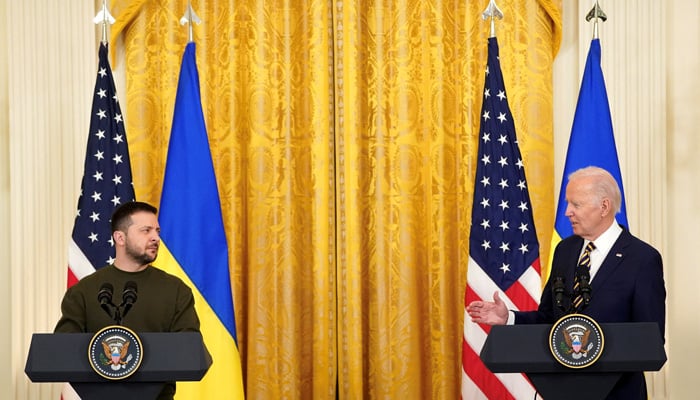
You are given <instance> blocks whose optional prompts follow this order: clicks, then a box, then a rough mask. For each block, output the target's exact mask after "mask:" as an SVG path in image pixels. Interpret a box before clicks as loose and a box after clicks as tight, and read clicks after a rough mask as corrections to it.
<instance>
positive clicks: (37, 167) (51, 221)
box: [0, 0, 97, 400]
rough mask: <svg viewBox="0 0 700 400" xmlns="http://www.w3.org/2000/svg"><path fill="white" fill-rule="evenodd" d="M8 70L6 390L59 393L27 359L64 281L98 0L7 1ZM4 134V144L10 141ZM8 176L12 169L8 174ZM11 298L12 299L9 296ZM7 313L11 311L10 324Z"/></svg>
mask: <svg viewBox="0 0 700 400" xmlns="http://www.w3.org/2000/svg"><path fill="white" fill-rule="evenodd" d="M2 3H3V7H4V8H3V12H4V14H3V17H4V18H3V19H2V21H1V23H0V29H3V39H4V40H3V42H2V43H3V45H2V46H0V49H2V50H1V51H2V52H3V53H4V54H3V55H2V59H1V61H0V62H1V63H2V65H3V66H2V69H0V70H2V71H6V72H7V79H6V80H5V82H4V83H5V84H6V90H4V91H3V92H4V93H6V94H7V98H8V99H9V109H7V108H6V109H4V110H2V111H0V112H3V113H4V114H3V118H1V119H0V121H2V124H3V125H6V126H7V127H8V128H9V132H10V134H9V139H8V138H7V137H6V135H3V138H5V141H3V142H0V154H1V155H2V156H1V157H0V160H2V164H3V165H2V166H1V167H0V171H2V174H7V171H9V176H8V177H7V184H9V189H10V190H9V193H6V192H5V188H7V187H8V186H7V185H6V184H5V183H6V182H5V181H6V180H5V179H2V180H0V182H2V183H3V186H2V189H3V191H2V192H0V207H1V208H2V209H1V210H0V215H2V216H4V217H6V219H7V220H9V223H3V225H2V226H3V229H2V231H3V232H2V233H0V235H3V236H0V237H2V239H3V240H0V246H3V247H5V250H7V251H2V252H1V255H0V257H2V260H3V262H2V265H1V266H0V268H3V269H4V270H3V271H2V272H3V276H4V277H5V279H2V280H0V282H2V285H6V287H5V290H0V296H2V297H3V298H4V297H7V298H9V301H8V302H5V301H2V300H3V299H0V320H1V321H3V323H0V327H2V328H0V335H2V336H0V343H2V346H0V348H2V349H3V350H2V351H7V352H9V354H7V356H6V357H3V362H2V363H0V376H1V377H2V380H3V381H4V380H8V381H9V384H8V385H3V386H2V390H0V392H1V393H2V394H1V395H0V397H2V398H12V399H32V400H34V399H52V400H55V399H57V398H58V394H59V389H60V385H59V384H31V383H30V382H29V380H28V379H27V377H26V375H25V374H24V363H25V360H26V356H27V350H28V348H29V341H30V339H31V334H32V333H33V332H50V331H52V330H53V326H54V324H55V323H56V321H57V319H58V316H59V306H60V304H59V302H58V301H57V299H60V298H61V296H62V294H63V292H64V291H65V282H66V268H65V266H66V264H67V261H66V260H67V254H66V252H67V248H68V247H67V243H68V242H67V241H68V238H69V237H70V232H71V228H72V222H73V216H74V214H73V213H72V212H66V211H67V210H74V209H75V207H76V202H77V198H76V193H78V191H79V188H80V178H81V174H82V163H83V160H84V155H85V143H86V137H87V134H88V126H89V117H88V115H87V114H86V110H89V109H90V104H91V101H92V90H93V86H94V84H95V78H96V73H97V70H96V65H97V43H96V41H95V31H96V30H95V28H94V26H93V25H92V23H91V22H90V21H92V18H93V17H94V16H95V7H94V3H93V2H92V1H90V2H86V1H49V0H23V1H4V2H2ZM2 143H5V144H6V147H3V146H2ZM0 176H4V175H0ZM6 304H9V307H6V306H5V305H6ZM4 321H10V324H9V326H8V324H7V323H5V322H4Z"/></svg>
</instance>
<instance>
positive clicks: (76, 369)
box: [24, 332, 212, 400]
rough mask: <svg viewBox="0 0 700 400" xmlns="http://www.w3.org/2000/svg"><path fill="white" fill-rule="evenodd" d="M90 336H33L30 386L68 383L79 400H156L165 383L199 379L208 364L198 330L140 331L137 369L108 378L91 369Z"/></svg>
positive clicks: (30, 358) (30, 350)
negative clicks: (120, 375)
mask: <svg viewBox="0 0 700 400" xmlns="http://www.w3.org/2000/svg"><path fill="white" fill-rule="evenodd" d="M93 336H94V334H92V333H35V334H34V335H32V342H31V346H30V348H29V354H28V356H27V364H26V366H25V369H24V372H25V373H26V374H27V376H28V377H29V379H31V380H32V382H70V383H71V384H72V385H73V388H74V389H75V390H76V391H77V392H78V394H80V395H81V397H83V400H87V399H90V398H99V399H101V400H106V399H112V398H115V399H116V398H120V397H121V398H124V397H123V396H130V397H127V398H130V399H131V398H137V399H142V398H143V399H154V398H155V397H156V396H157V394H158V393H159V392H160V389H161V388H162V386H163V383H164V382H172V381H199V380H201V379H202V378H203V377H204V375H205V374H206V372H207V371H208V370H209V367H210V366H211V364H212V359H211V355H210V354H209V352H208V351H207V348H206V346H204V342H203V341H202V335H201V333H199V332H176V333H139V334H138V336H139V338H140V339H141V344H142V348H143V360H142V362H141V366H140V367H139V369H138V370H137V371H136V372H134V374H133V375H131V376H129V377H128V378H125V379H122V380H109V379H105V378H103V377H101V376H100V375H98V374H97V373H96V372H95V371H94V370H93V369H92V367H91V366H90V362H89V360H88V347H89V343H90V340H91V339H92V337H93ZM153 393H154V394H153Z"/></svg>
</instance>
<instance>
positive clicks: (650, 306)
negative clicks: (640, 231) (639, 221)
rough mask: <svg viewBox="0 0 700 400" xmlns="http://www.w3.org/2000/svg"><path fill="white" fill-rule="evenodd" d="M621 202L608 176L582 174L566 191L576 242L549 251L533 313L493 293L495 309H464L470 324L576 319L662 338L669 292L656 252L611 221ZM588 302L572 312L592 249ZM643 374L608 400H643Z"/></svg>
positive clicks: (477, 304)
mask: <svg viewBox="0 0 700 400" xmlns="http://www.w3.org/2000/svg"><path fill="white" fill-rule="evenodd" d="M621 198H622V196H621V194H620V189H619V187H618V185H617V182H616V181H615V179H614V178H613V177H612V175H610V173H608V172H607V171H606V170H604V169H602V168H598V167H587V168H582V169H580V170H578V171H575V172H574V173H572V174H571V175H570V176H569V183H568V185H567V187H566V201H567V203H568V205H567V207H566V216H567V217H568V218H569V221H570V222H571V226H572V228H573V231H574V235H573V236H570V237H568V238H566V239H564V240H562V241H561V242H560V243H559V244H558V245H557V247H556V249H555V251H554V257H553V259H552V271H551V273H550V277H549V280H548V281H547V284H546V286H545V288H544V291H543V292H542V297H541V299H540V305H539V307H538V309H537V310H536V311H509V310H508V309H507V307H506V305H505V303H504V302H503V301H502V300H501V299H500V298H499V296H498V293H494V296H493V301H492V302H491V301H474V302H472V303H471V304H469V306H467V312H468V313H469V315H470V317H471V319H472V321H473V322H476V323H483V324H488V325H503V324H514V323H515V324H535V323H537V324H545V323H546V324H551V323H554V322H556V321H557V320H558V319H559V318H561V317H562V316H564V315H565V314H568V313H569V312H572V311H575V312H579V313H581V314H586V315H589V316H590V317H592V318H593V319H595V320H596V321H597V322H599V323H607V322H656V323H657V324H658V325H659V330H660V331H661V337H662V338H663V337H664V332H665V324H664V323H665V319H666V289H665V284H664V277H663V263H662V260H661V255H660V254H659V252H658V251H657V250H656V249H654V248H653V247H651V246H650V245H649V244H647V243H645V242H643V241H642V240H640V239H638V238H636V237H634V236H633V235H632V234H631V233H630V232H629V231H627V230H626V229H624V228H623V227H621V226H620V225H618V224H617V222H616V221H615V214H616V213H617V212H619V210H620V205H621V202H622V200H621ZM591 242H592V243H593V246H592V247H594V249H593V250H592V251H591V253H590V286H591V295H590V302H588V303H587V304H583V305H582V306H580V308H578V309H576V308H575V307H574V306H573V305H572V299H573V298H574V297H575V296H576V294H577V292H578V291H575V290H574V288H573V284H574V276H575V272H576V267H577V265H578V263H579V259H580V258H581V256H582V255H583V253H584V249H585V248H586V247H587V246H588V244H589V243H591ZM556 278H560V281H563V282H564V285H565V292H566V293H568V294H570V295H571V296H563V297H564V299H563V302H562V304H561V306H560V307H558V306H555V304H556V301H555V299H554V293H553V291H552V285H553V281H554V280H555V279H556ZM646 398H647V391H646V383H645V381H644V374H643V373H641V372H639V373H627V374H623V376H622V378H620V380H619V381H618V382H617V384H616V385H615V387H614V388H613V389H612V391H611V393H610V394H609V396H608V399H624V400H630V399H644V400H645V399H646Z"/></svg>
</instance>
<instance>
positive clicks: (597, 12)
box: [586, 0, 608, 39]
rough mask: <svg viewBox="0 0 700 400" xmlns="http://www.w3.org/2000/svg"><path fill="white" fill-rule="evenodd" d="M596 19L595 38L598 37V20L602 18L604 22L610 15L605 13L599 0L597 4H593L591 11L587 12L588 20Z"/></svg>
mask: <svg viewBox="0 0 700 400" xmlns="http://www.w3.org/2000/svg"><path fill="white" fill-rule="evenodd" d="M592 19H595V21H593V39H598V20H601V21H603V22H605V21H607V20H608V16H607V15H605V13H604V12H603V9H602V8H600V4H598V0H596V2H595V5H593V8H591V11H589V12H588V14H586V21H587V22H590V20H592Z"/></svg>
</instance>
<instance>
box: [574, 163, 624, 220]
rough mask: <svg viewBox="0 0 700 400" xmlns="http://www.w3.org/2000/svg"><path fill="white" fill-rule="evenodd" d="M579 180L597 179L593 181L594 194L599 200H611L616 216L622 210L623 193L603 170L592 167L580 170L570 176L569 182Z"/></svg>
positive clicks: (608, 173)
mask: <svg viewBox="0 0 700 400" xmlns="http://www.w3.org/2000/svg"><path fill="white" fill-rule="evenodd" d="M577 178H595V179H594V180H593V190H594V194H595V195H596V197H597V198H598V200H600V201H602V200H603V199H606V198H607V199H609V200H610V204H611V205H612V208H613V210H615V214H617V213H619V212H620V209H621V208H622V193H621V192H620V187H619V186H618V185H617V181H616V180H615V178H614V177H613V176H612V174H610V172H608V171H606V170H605V169H603V168H600V167H595V166H590V167H585V168H581V169H578V170H576V171H574V172H572V173H571V174H570V175H569V181H571V180H573V179H577Z"/></svg>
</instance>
